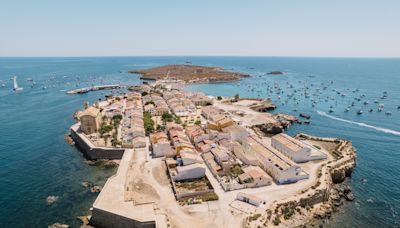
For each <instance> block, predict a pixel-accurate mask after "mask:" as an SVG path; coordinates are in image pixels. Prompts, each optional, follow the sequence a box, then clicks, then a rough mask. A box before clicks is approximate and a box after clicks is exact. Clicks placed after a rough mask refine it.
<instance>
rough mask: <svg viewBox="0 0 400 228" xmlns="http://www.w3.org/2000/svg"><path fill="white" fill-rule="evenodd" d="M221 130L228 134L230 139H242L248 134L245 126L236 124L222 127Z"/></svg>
mask: <svg viewBox="0 0 400 228" xmlns="http://www.w3.org/2000/svg"><path fill="white" fill-rule="evenodd" d="M222 132H225V133H228V134H230V137H231V139H232V140H236V141H243V140H246V138H247V137H248V136H249V133H248V132H247V130H246V128H244V127H242V126H238V125H231V126H228V127H225V128H222Z"/></svg>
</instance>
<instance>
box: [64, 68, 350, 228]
mask: <svg viewBox="0 0 400 228" xmlns="http://www.w3.org/2000/svg"><path fill="white" fill-rule="evenodd" d="M177 67H178V66H177ZM169 68H170V67H165V68H161V69H169ZM178 68H179V67H178ZM184 68H185V69H189V68H191V67H189V68H188V67H184ZM193 69H196V67H194V68H193ZM215 71H216V72H219V70H215ZM159 72H160V73H159V75H158V76H151V78H153V79H155V80H156V81H155V82H154V83H151V84H143V85H137V86H135V88H133V90H132V91H129V92H127V93H126V94H120V95H113V96H107V97H106V98H105V99H104V100H100V101H97V102H95V103H94V104H92V105H89V104H88V103H85V105H84V108H83V110H81V111H79V112H77V113H76V114H75V117H76V119H77V122H76V123H75V124H74V125H73V126H71V128H70V136H71V138H72V139H73V141H74V144H75V145H76V146H77V147H78V148H79V149H80V150H81V151H82V152H83V154H84V155H85V157H86V158H87V159H89V160H115V159H116V160H119V162H118V163H119V167H118V170H117V173H116V174H115V175H113V176H111V177H110V178H109V179H108V180H107V182H106V183H105V185H104V186H103V187H102V188H101V187H100V188H98V189H96V190H99V191H100V193H99V195H98V197H97V199H96V201H95V202H94V204H93V209H92V214H91V215H90V221H89V224H90V225H93V226H95V227H117V228H122V227H274V226H281V227H295V226H301V225H305V224H310V223H312V224H314V223H315V222H316V221H315V220H316V219H318V221H319V220H321V219H325V218H329V217H330V215H331V214H332V212H334V211H336V210H337V209H338V208H339V207H340V205H342V204H343V201H344V200H348V201H351V200H353V198H354V197H353V195H352V193H351V189H350V188H349V187H348V186H346V185H343V181H344V180H345V179H346V178H348V177H350V176H351V173H352V170H353V168H354V167H355V164H356V150H355V148H354V147H353V146H352V143H351V142H350V141H348V140H345V139H337V138H322V137H317V136H311V135H307V134H304V133H300V134H298V135H296V136H290V135H288V134H286V133H285V132H284V129H285V128H287V127H288V126H290V125H291V124H296V122H297V121H298V120H297V118H296V117H294V116H290V115H287V114H284V113H277V114H271V113H268V112H267V111H268V110H270V109H273V108H275V106H274V105H273V103H272V101H271V100H270V99H253V98H241V97H239V96H238V95H235V96H232V97H222V96H217V97H215V96H209V95H207V94H204V93H201V92H187V91H184V90H182V89H179V87H175V85H176V80H175V79H172V78H164V76H162V73H161V72H165V70H164V71H162V70H160V71H159ZM159 77H160V78H162V79H161V80H157V79H158V78H159ZM238 77H239V75H238ZM190 78H191V79H193V78H192V77H190ZM180 79H184V76H182V77H181V78H180ZM171 84H172V85H174V86H171ZM204 218H208V219H204Z"/></svg>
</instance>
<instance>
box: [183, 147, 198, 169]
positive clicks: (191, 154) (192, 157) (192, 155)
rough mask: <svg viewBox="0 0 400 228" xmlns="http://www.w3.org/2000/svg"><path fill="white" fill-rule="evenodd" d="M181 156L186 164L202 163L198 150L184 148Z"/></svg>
mask: <svg viewBox="0 0 400 228" xmlns="http://www.w3.org/2000/svg"><path fill="white" fill-rule="evenodd" d="M180 156H181V159H182V162H183V165H184V166H187V165H191V164H195V163H202V159H201V157H200V155H199V154H197V152H195V151H193V150H191V149H182V150H181V151H180Z"/></svg>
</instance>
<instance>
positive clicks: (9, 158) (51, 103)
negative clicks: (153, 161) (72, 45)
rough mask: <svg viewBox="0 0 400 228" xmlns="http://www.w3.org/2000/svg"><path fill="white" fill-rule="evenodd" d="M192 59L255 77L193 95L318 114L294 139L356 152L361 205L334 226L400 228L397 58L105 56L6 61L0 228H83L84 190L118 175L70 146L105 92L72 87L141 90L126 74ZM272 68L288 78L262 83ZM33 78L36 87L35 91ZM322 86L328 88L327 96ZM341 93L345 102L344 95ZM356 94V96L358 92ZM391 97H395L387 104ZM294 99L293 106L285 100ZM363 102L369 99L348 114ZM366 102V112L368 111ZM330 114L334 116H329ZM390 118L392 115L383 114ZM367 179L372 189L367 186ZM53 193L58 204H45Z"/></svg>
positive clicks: (0, 67)
mask: <svg viewBox="0 0 400 228" xmlns="http://www.w3.org/2000/svg"><path fill="white" fill-rule="evenodd" d="M186 61H191V62H192V63H193V64H201V65H209V66H221V67H224V68H226V69H232V70H235V71H241V72H244V73H248V74H250V77H249V78H246V79H243V80H242V81H240V82H233V83H221V84H208V85H192V86H189V87H188V88H187V89H188V90H196V91H204V92H207V93H209V94H212V95H234V94H236V93H239V94H240V95H241V96H243V97H271V98H272V99H273V100H274V101H275V102H276V104H277V106H278V109H277V110H276V112H288V113H291V114H294V115H298V113H299V112H307V113H309V114H311V115H312V117H311V124H310V125H295V126H292V127H291V128H290V129H289V131H288V133H289V134H295V133H297V132H300V131H303V132H306V133H309V134H315V135H321V136H334V137H342V138H347V139H350V140H352V141H353V143H354V145H355V146H356V148H357V149H358V164H357V168H356V170H355V172H354V175H353V178H352V179H351V180H350V182H349V183H350V185H351V186H352V188H353V190H354V194H355V196H356V200H355V202H354V203H351V204H347V205H346V206H345V208H344V212H343V213H339V214H336V215H335V216H334V219H333V220H331V221H330V222H329V226H331V227H378V226H380V227H399V226H400V223H399V220H400V215H399V213H400V188H399V184H400V168H399V165H400V161H399V159H400V154H399V153H400V152H399V147H400V136H399V135H398V134H397V133H398V132H400V124H399V123H400V110H397V106H398V105H400V83H399V80H400V59H337V58H267V57H107V58H105V57H104V58H0V80H2V81H3V82H4V83H5V84H6V85H5V87H0V126H2V127H1V128H0V167H1V169H0V183H1V188H0V227H46V226H47V225H49V224H52V223H54V222H62V223H67V224H71V225H73V226H74V227H76V226H77V225H78V224H79V223H78V221H77V220H76V219H75V217H76V216H79V215H83V214H87V212H88V210H89V208H90V206H91V204H92V203H93V201H94V200H95V198H96V195H95V194H92V193H89V192H87V191H86V190H85V189H83V188H82V187H81V186H80V183H81V182H82V181H84V180H89V181H92V182H95V183H98V184H102V183H104V181H105V179H106V177H107V176H109V175H112V174H113V173H114V172H115V170H114V169H104V168H100V167H90V166H87V165H86V164H85V163H84V162H83V161H84V160H83V157H82V156H81V154H80V153H79V152H78V151H77V150H76V149H75V148H74V147H71V146H69V145H67V144H66V143H65V142H64V139H63V135H64V134H65V133H66V132H67V131H68V127H69V126H70V125H71V124H72V123H73V119H72V113H73V112H74V111H75V110H77V109H79V108H80V107H82V104H83V102H84V101H85V100H89V101H91V102H93V101H95V100H97V99H99V98H101V97H103V96H104V94H105V92H102V91H98V92H92V93H89V94H84V95H67V94H65V90H66V89H72V88H76V87H77V86H78V87H83V86H87V85H91V84H103V83H104V84H109V83H116V82H122V83H140V80H138V78H137V76H135V75H131V74H127V73H126V71H127V70H130V69H141V68H147V67H152V66H158V65H162V64H169V63H184V62H186ZM272 70H281V71H284V72H286V74H285V75H283V76H268V75H265V73H266V72H269V71H272ZM13 74H15V75H17V77H18V82H19V84H20V86H21V87H24V90H23V91H21V92H19V93H14V92H13V91H12V90H11V81H10V80H9V79H10V76H11V75H13ZM310 76H312V77H310ZM27 78H32V79H33V80H34V81H35V82H36V83H37V84H36V85H35V86H34V87H33V88H31V87H30V86H29V85H30V84H29V82H28V81H27V80H26V79H27ZM77 78H79V80H77ZM331 81H333V84H331ZM77 82H79V84H77ZM322 83H324V85H327V88H326V89H325V90H323V86H324V85H322ZM1 84H2V83H0V85H1ZM274 85H276V88H275V86H274ZM290 85H292V86H290ZM43 86H46V88H47V89H42V87H43ZM268 86H269V87H268ZM305 87H308V88H309V89H308V91H309V94H310V98H307V97H305V96H304V88H305ZM253 88H254V89H253ZM268 88H270V90H271V93H269V92H268ZM277 88H282V91H283V93H281V94H276V92H277ZM317 88H320V91H321V93H320V94H319V95H318V97H317V96H316V95H315V96H314V95H312V94H314V93H316V90H317ZM334 89H335V90H339V91H340V92H342V93H346V96H345V97H341V96H340V95H338V94H337V93H336V91H333V90H334ZM355 89H359V91H358V92H355V93H353V91H354V90H355ZM295 90H296V92H294V91H295ZM384 91H386V92H387V94H388V98H387V99H384V100H381V99H380V97H381V96H382V94H383V92H384ZM291 93H294V94H295V95H294V96H293V97H296V100H294V99H293V98H290V99H288V98H287V94H291ZM362 94H365V97H363V98H362V100H361V101H360V102H358V101H355V106H354V107H352V108H351V110H350V111H349V112H344V110H345V108H346V107H347V106H348V105H349V104H351V102H352V101H354V98H355V97H360V96H361V95H362ZM278 96H280V99H278ZM311 99H315V100H316V101H317V103H316V104H315V107H312V106H311ZM286 100H287V102H286ZM325 100H327V101H325ZM366 100H368V101H369V104H368V105H366V106H364V105H363V102H364V101H366ZM374 100H378V101H379V102H380V103H384V104H385V111H383V112H377V111H376V109H377V104H375V103H374ZM331 106H332V108H330V107H331ZM370 108H373V109H374V111H373V112H372V113H369V112H368V109H370ZM293 109H297V110H298V111H297V112H295V111H293ZM329 109H333V110H334V112H333V113H328V110H329ZM359 109H363V110H364V113H363V114H362V115H357V114H356V112H357V111H358V110H359ZM318 111H320V112H319V113H320V114H321V113H322V114H323V112H325V113H328V115H330V116H326V115H320V114H318ZM386 111H390V112H391V113H392V115H390V116H388V115H385V112H386ZM338 118H340V119H338ZM366 125H367V126H366ZM376 127H379V128H376ZM362 178H366V179H367V182H366V183H363V182H362V181H361V179H362ZM48 195H58V196H60V198H59V200H58V201H57V202H56V203H55V204H53V205H51V206H47V205H46V201H45V199H46V197H47V196H48Z"/></svg>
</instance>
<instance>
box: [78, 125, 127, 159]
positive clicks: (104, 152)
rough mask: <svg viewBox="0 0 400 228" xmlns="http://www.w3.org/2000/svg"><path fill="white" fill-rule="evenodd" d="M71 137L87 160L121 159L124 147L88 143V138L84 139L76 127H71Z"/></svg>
mask: <svg viewBox="0 0 400 228" xmlns="http://www.w3.org/2000/svg"><path fill="white" fill-rule="evenodd" d="M70 132H71V137H72V139H73V140H74V142H75V145H76V147H77V148H78V149H79V150H80V151H82V153H83V154H84V155H85V157H86V158H87V159H89V160H97V159H121V158H122V155H123V154H124V152H125V149H124V148H107V147H96V146H94V145H90V142H88V139H85V138H83V137H85V136H83V135H82V134H81V133H79V132H78V130H76V127H74V126H73V127H71V130H70Z"/></svg>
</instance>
